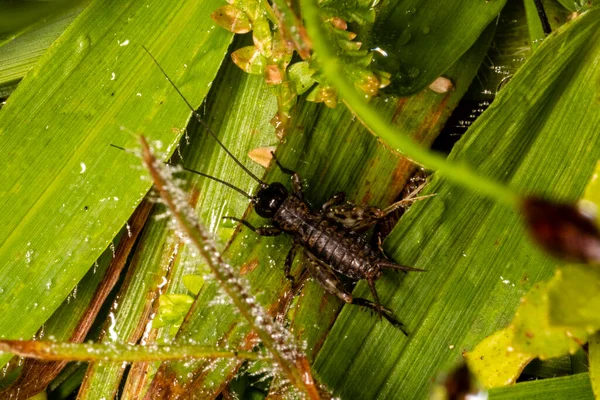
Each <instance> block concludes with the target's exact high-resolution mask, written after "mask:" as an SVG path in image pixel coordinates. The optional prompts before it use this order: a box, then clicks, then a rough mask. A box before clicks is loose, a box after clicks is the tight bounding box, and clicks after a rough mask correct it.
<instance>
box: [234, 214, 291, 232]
mask: <svg viewBox="0 0 600 400" xmlns="http://www.w3.org/2000/svg"><path fill="white" fill-rule="evenodd" d="M223 219H230V220H232V221H236V222H240V223H241V224H243V225H244V226H246V227H247V228H249V229H250V230H252V231H253V232H254V233H256V234H257V235H260V236H279V235H281V234H282V233H283V231H282V230H281V229H279V228H278V227H276V226H259V227H258V228H256V227H255V226H254V225H252V224H251V223H250V222H248V221H246V220H244V219H239V218H236V217H223Z"/></svg>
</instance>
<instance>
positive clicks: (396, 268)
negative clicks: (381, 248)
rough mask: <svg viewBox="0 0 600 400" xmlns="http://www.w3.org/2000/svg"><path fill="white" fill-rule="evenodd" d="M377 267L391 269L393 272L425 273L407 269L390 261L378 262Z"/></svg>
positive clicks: (419, 270)
mask: <svg viewBox="0 0 600 400" xmlns="http://www.w3.org/2000/svg"><path fill="white" fill-rule="evenodd" d="M377 266H378V267H379V268H381V269H391V270H394V271H403V272H409V271H411V272H425V271H426V270H425V269H421V268H415V267H407V266H405V265H399V264H396V263H395V262H392V261H379V262H378V263H377Z"/></svg>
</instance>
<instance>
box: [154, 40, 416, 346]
mask: <svg viewBox="0 0 600 400" xmlns="http://www.w3.org/2000/svg"><path fill="white" fill-rule="evenodd" d="M144 50H145V51H146V53H147V54H148V55H149V56H150V57H151V58H152V61H153V62H154V63H155V64H156V66H157V67H158V68H159V69H160V71H161V73H162V74H163V75H164V77H165V78H166V79H167V80H168V82H169V83H170V84H171V86H172V87H173V89H174V90H175V91H176V92H177V93H178V94H179V96H180V97H181V98H182V100H183V101H184V102H185V103H186V105H187V106H188V108H189V109H190V111H191V112H192V114H193V116H194V118H195V119H196V120H197V121H198V122H199V123H200V124H201V125H202V126H203V127H204V129H205V130H206V131H207V132H208V133H209V134H210V135H211V136H212V137H213V139H214V140H215V141H216V142H217V143H218V145H219V146H220V147H221V148H222V149H223V150H224V151H225V152H226V153H227V154H228V156H229V157H231V158H232V160H233V161H235V163H236V164H237V165H238V166H239V167H240V168H241V169H242V170H243V171H244V172H245V173H246V174H248V175H249V176H250V177H251V178H252V179H254V180H255V181H256V182H257V183H258V185H259V186H258V191H257V193H256V194H255V195H251V194H249V193H246V192H244V191H243V190H242V189H240V188H238V187H235V186H234V185H232V184H230V183H228V182H226V181H223V180H222V179H219V178H216V177H213V176H210V175H208V174H205V173H203V172H200V171H196V170H193V169H189V168H185V167H183V169H184V170H185V171H188V172H191V173H194V174H197V175H200V176H203V177H206V178H208V179H212V180H214V181H216V182H219V183H221V184H224V185H226V186H227V187H229V188H231V189H233V190H236V191H237V192H238V193H240V194H242V195H244V196H245V197H247V198H248V199H249V200H250V201H251V203H252V205H253V206H254V210H255V211H256V213H257V214H258V215H259V216H260V217H262V218H265V219H267V220H268V221H269V224H268V225H265V226H260V227H255V226H253V225H252V224H250V223H249V222H248V221H245V220H243V219H239V218H236V217H232V216H227V217H224V218H226V219H230V220H233V221H236V222H239V223H241V224H243V225H244V226H246V227H247V228H249V229H250V230H252V231H253V232H254V233H256V234H258V235H260V236H278V235H281V234H284V233H285V234H288V235H290V236H291V237H292V238H293V245H292V247H291V249H290V250H289V252H288V254H287V256H286V260H285V265H284V273H285V276H286V278H287V279H288V280H290V281H291V282H292V283H293V282H294V278H293V276H292V275H290V271H291V267H292V262H293V260H294V257H295V255H296V251H297V248H299V247H301V248H302V249H303V252H304V255H305V259H306V260H307V261H308V262H307V263H306V267H307V269H308V271H309V273H310V275H311V276H312V277H313V278H314V279H315V280H316V281H317V282H318V283H319V284H320V286H321V287H322V288H323V289H324V290H325V291H327V292H328V293H330V294H332V295H334V296H336V297H337V298H338V299H340V300H342V301H343V302H345V303H347V304H352V305H356V306H359V307H363V308H365V309H369V310H371V311H374V312H375V313H377V315H378V316H379V318H380V319H381V318H385V319H386V320H387V321H389V322H390V323H391V324H392V325H393V326H394V327H396V328H398V329H400V330H401V331H402V332H403V333H404V335H406V336H408V333H407V331H406V329H405V328H404V324H403V323H402V322H400V321H399V320H398V319H397V318H396V317H395V316H394V315H393V313H392V311H391V310H389V309H388V308H386V307H384V306H383V305H382V304H381V302H380V300H379V295H378V294H377V289H376V286H375V283H376V281H377V280H378V279H379V278H380V277H381V275H382V273H383V271H384V270H386V269H389V270H395V271H404V272H408V271H423V270H422V269H419V268H413V267H408V266H403V265H398V264H396V263H395V262H393V261H391V260H389V259H388V258H387V257H386V255H385V253H384V252H383V249H382V248H381V246H380V245H378V246H373V245H371V244H370V243H369V241H368V240H366V239H365V238H364V236H363V233H364V232H365V231H366V230H368V229H369V228H372V227H373V226H374V225H375V224H376V223H377V222H378V221H380V220H382V219H383V218H384V217H386V216H387V215H389V214H390V213H392V212H393V211H395V210H397V209H398V208H400V207H403V206H404V205H405V204H406V203H407V202H412V201H414V200H417V199H420V198H415V197H413V198H410V196H409V198H407V199H403V200H400V201H398V202H396V203H394V204H392V205H391V206H389V207H387V208H386V209H383V210H382V209H380V208H378V207H374V206H358V205H355V204H353V203H350V202H347V201H346V195H345V193H343V192H339V193H336V194H334V195H333V196H332V197H331V198H330V199H329V200H328V201H326V202H325V203H324V204H323V205H322V207H321V208H320V209H319V210H313V209H312V208H311V207H310V206H309V204H308V203H307V202H306V200H305V194H304V191H303V182H302V178H301V177H300V175H299V174H298V173H297V172H295V171H292V170H290V169H288V168H286V167H285V166H283V165H282V164H281V163H280V162H279V160H278V159H277V157H276V155H275V153H273V152H272V153H271V154H272V156H273V161H274V162H275V163H276V165H277V167H278V168H279V169H280V170H281V171H282V172H283V173H284V174H287V175H289V176H290V179H291V186H292V190H291V191H288V189H286V187H285V186H284V185H283V184H282V183H281V182H273V183H267V182H264V181H263V180H261V179H260V178H258V177H257V176H256V175H255V174H253V173H252V172H251V171H250V170H249V169H248V168H247V167H246V166H244V164H242V162H241V161H240V160H239V159H237V158H236V157H235V156H234V155H233V154H232V153H231V152H230V151H229V149H227V148H226V147H225V146H224V145H223V144H222V143H221V141H220V140H219V139H218V138H217V136H216V135H215V134H214V132H213V131H212V130H211V129H210V127H209V126H208V125H207V124H206V122H205V121H204V120H203V119H202V117H201V116H200V115H199V114H198V112H196V110H195V109H194V108H193V107H192V105H191V104H190V102H189V101H188V100H187V99H186V98H185V96H184V95H183V93H182V92H181V91H180V90H179V88H178V87H177V86H176V85H175V83H174V82H173V81H172V80H171V78H170V77H169V75H168V74H167V72H166V71H165V70H164V69H163V68H162V66H161V65H160V64H159V62H158V60H156V58H155V57H154V56H153V55H152V54H151V53H150V51H149V50H148V49H147V48H145V47H144ZM379 243H381V240H379ZM338 274H341V275H343V276H345V277H348V278H350V279H352V280H354V281H358V280H366V281H367V283H368V285H369V288H370V290H371V293H372V295H373V300H369V299H364V298H359V297H354V296H352V294H351V293H350V292H349V291H348V290H347V289H346V288H345V287H344V285H343V283H342V281H341V280H340V278H339V277H338Z"/></svg>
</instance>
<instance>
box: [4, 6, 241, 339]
mask: <svg viewBox="0 0 600 400" xmlns="http://www.w3.org/2000/svg"><path fill="white" fill-rule="evenodd" d="M218 3H219V2H218V1H217V0H205V1H200V2H197V1H184V0H179V1H175V2H169V3H168V4H167V3H165V2H162V1H157V0H151V1H150V2H147V3H144V4H142V3H140V2H137V1H133V0H131V1H126V2H109V3H108V4H107V3H106V2H103V1H96V2H94V3H92V4H91V5H90V6H89V7H88V8H87V9H86V10H85V11H84V12H83V13H82V14H81V15H80V16H79V17H78V18H77V19H76V20H75V22H74V23H73V24H72V25H71V26H70V27H69V29H68V30H67V31H66V32H65V33H64V34H63V35H62V36H61V37H60V39H59V40H58V42H57V43H55V44H54V45H53V47H52V48H51V49H50V50H49V51H48V52H47V53H46V54H45V55H44V56H43V57H42V58H41V59H40V61H39V63H38V65H37V66H36V68H35V69H34V70H33V71H32V72H31V73H30V75H29V76H28V77H27V78H26V79H24V81H23V82H22V83H21V84H20V85H19V88H18V89H17V90H16V91H15V93H14V94H13V95H12V96H11V98H10V99H9V100H8V102H7V104H6V105H5V106H4V107H3V108H2V110H1V111H0V136H1V137H2V140H3V146H2V149H1V150H0V156H1V157H2V159H3V160H6V163H5V167H4V168H2V170H1V171H0V181H1V182H2V187H1V188H0V206H1V207H2V209H3V210H4V212H3V213H2V215H1V216H0V226H1V227H2V228H1V230H0V257H2V258H3V259H5V260H9V261H8V262H7V263H5V264H4V265H3V266H2V268H0V281H1V282H2V284H1V285H0V286H1V289H2V293H1V294H0V311H1V312H0V335H1V336H2V337H4V338H22V337H28V336H31V335H32V334H33V333H34V332H35V331H36V330H37V329H38V327H39V326H40V325H41V324H42V323H43V322H44V321H45V320H46V319H47V318H48V317H49V316H50V314H51V313H52V312H53V311H54V310H55V309H56V308H57V307H58V305H59V304H60V303H61V302H62V301H63V300H64V299H65V298H66V296H67V295H68V293H69V292H70V291H71V289H72V288H73V287H74V286H75V284H76V283H77V282H78V281H79V280H80V279H81V277H82V276H83V275H84V274H85V272H86V271H87V270H88V269H89V268H90V266H91V265H92V264H93V262H94V260H95V259H96V258H97V257H98V256H99V254H100V253H101V252H102V251H103V250H104V249H105V248H106V247H107V245H108V243H109V242H110V241H111V239H112V238H113V237H114V235H115V234H116V232H117V231H119V229H120V228H121V227H122V226H123V224H124V223H125V221H126V220H127V218H128V217H129V215H130V214H131V212H132V211H133V209H134V207H135V206H136V205H137V204H138V203H139V202H140V200H141V199H142V197H143V196H144V194H145V193H146V191H147V189H148V188H149V184H150V183H149V182H147V181H141V180H140V172H139V171H135V170H132V169H130V168H129V165H130V156H129V155H127V154H124V153H122V152H120V151H117V150H115V149H114V148H112V147H110V146H109V144H111V143H113V144H117V145H122V146H124V147H127V144H128V143H132V141H133V140H134V139H133V138H131V137H129V136H128V135H127V134H125V133H123V132H121V131H119V126H121V125H122V126H125V127H126V128H128V129H130V130H133V131H142V132H144V131H148V134H151V135H152V137H153V139H154V140H156V141H157V143H160V144H162V145H163V148H165V149H166V152H167V153H169V152H171V151H173V149H174V146H173V145H174V144H175V143H177V142H178V140H179V137H180V134H181V133H173V131H172V129H173V127H182V126H183V125H184V122H185V121H186V120H187V119H188V117H189V112H188V111H187V110H185V109H184V108H182V107H180V103H179V102H178V100H175V99H176V94H174V93H173V92H172V91H168V92H164V91H161V89H163V90H164V89H165V88H166V85H167V82H165V81H164V78H163V77H162V76H161V75H160V73H157V71H156V66H154V65H153V64H152V62H151V60H150V59H149V58H148V56H147V55H146V54H144V52H143V50H142V49H141V47H140V45H141V44H145V45H147V47H149V48H150V49H151V51H153V52H154V54H155V55H156V56H161V57H162V58H164V60H165V61H164V63H163V66H164V67H165V68H166V69H168V70H170V71H174V72H173V74H172V76H173V78H174V79H175V80H176V81H177V82H178V83H179V84H180V86H181V89H182V90H183V91H184V93H186V95H187V96H189V98H190V101H191V102H192V103H193V104H196V105H199V104H200V101H201V100H202V98H203V97H204V96H205V95H206V92H207V91H208V87H209V84H210V82H211V81H212V79H213V78H214V75H215V73H216V70H217V68H218V66H219V65H220V63H221V61H222V59H223V56H224V51H225V49H226V48H227V46H228V44H229V41H230V40H231V35H230V34H228V33H226V32H222V31H220V30H218V29H213V27H214V24H213V23H212V21H210V19H208V18H204V17H203V16H206V15H208V14H209V10H212V9H214V8H216V7H217V6H218ZM157 28H159V29H157ZM165 100H167V101H165ZM171 100H173V101H171ZM49 280H51V281H52V282H53V285H52V288H51V289H50V290H47V289H46V287H45V285H44V284H45V282H48V281H49ZM40 304H43V306H40ZM36 305H37V306H36Z"/></svg>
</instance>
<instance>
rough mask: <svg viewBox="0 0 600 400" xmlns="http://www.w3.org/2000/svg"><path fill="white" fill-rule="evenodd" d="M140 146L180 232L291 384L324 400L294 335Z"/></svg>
mask: <svg viewBox="0 0 600 400" xmlns="http://www.w3.org/2000/svg"><path fill="white" fill-rule="evenodd" d="M140 143H141V144H142V155H143V160H144V164H145V165H146V168H148V170H149V171H150V174H151V175H152V179H153V180H154V185H155V186H156V189H157V190H158V191H159V193H160V196H161V198H162V199H163V201H164V202H165V204H166V205H167V207H168V208H169V210H170V211H171V213H172V216H173V218H174V219H175V220H176V222H177V224H178V226H179V229H181V230H182V234H183V235H185V236H186V237H187V238H188V239H189V240H190V241H191V242H192V243H193V244H194V246H196V248H197V249H198V251H199V252H200V253H201V254H202V257H203V258H204V260H205V261H206V262H207V264H208V266H209V267H210V269H211V271H212V272H213V274H214V275H215V277H216V278H217V281H218V282H219V284H220V285H221V287H222V289H223V290H224V291H225V292H226V293H227V295H228V296H229V297H230V298H231V300H232V301H233V303H234V305H235V306H236V308H237V310H238V311H239V313H240V314H241V315H242V316H243V317H244V319H246V321H247V322H248V324H249V325H250V327H251V328H252V330H253V331H254V332H255V333H256V334H257V335H258V337H259V338H260V340H261V342H262V344H263V345H264V346H265V347H266V348H267V349H268V350H269V352H270V353H271V355H272V357H273V360H274V362H275V363H277V365H278V366H279V368H281V370H282V373H283V374H284V375H285V376H286V377H287V379H289V381H290V382H291V384H292V385H294V386H295V387H296V388H297V389H298V390H299V391H300V393H303V394H304V395H306V396H308V397H309V398H311V399H318V398H320V396H319V393H318V391H317V388H316V387H315V383H314V381H313V379H312V376H311V373H310V369H307V363H306V361H305V356H304V355H303V354H302V352H301V350H300V349H299V348H298V347H297V345H296V344H295V343H294V339H293V337H292V336H291V334H290V333H289V332H287V331H286V330H285V328H284V327H283V325H281V324H279V323H277V322H275V321H274V320H273V319H272V318H271V317H270V316H269V315H268V314H267V313H266V312H265V311H264V309H263V308H262V307H261V306H260V305H259V304H258V303H257V302H256V299H255V298H254V297H253V296H252V295H251V294H250V293H249V292H248V290H249V285H248V283H247V282H246V280H245V279H243V278H241V277H240V276H239V275H237V273H236V272H235V271H234V270H233V268H232V267H231V266H230V265H228V264H226V263H225V262H224V261H223V260H222V258H221V255H220V254H219V252H218V251H217V249H216V248H215V246H214V244H213V241H212V239H211V238H210V234H209V233H208V231H207V230H206V229H205V228H203V227H202V226H201V225H200V223H199V222H198V219H197V217H196V214H195V213H194V211H193V209H192V208H191V207H190V206H189V204H188V199H187V196H186V195H185V194H184V193H183V192H182V191H181V189H179V188H178V187H177V186H175V185H174V184H173V182H172V181H171V180H170V179H172V178H171V175H170V172H169V171H168V170H167V169H166V168H165V167H163V166H162V165H161V163H160V162H158V161H157V160H156V158H154V156H153V155H152V153H151V152H150V148H149V147H148V143H147V142H146V140H145V139H144V137H143V136H142V137H141V138H140Z"/></svg>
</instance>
